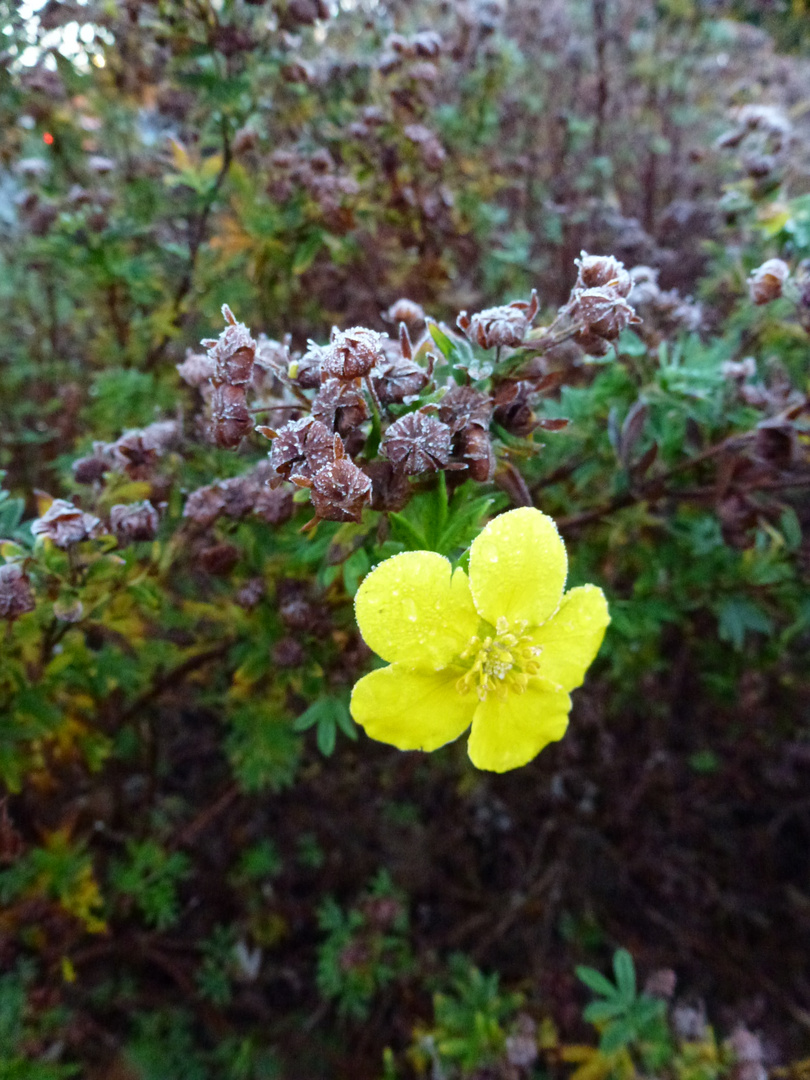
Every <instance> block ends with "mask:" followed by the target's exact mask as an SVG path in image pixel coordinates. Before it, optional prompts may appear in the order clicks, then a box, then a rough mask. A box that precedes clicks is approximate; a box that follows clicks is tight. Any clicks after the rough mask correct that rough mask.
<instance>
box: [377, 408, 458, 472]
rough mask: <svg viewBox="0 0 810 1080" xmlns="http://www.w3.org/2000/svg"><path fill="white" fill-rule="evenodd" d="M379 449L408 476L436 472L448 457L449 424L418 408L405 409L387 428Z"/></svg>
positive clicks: (442, 466) (445, 462)
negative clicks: (412, 410)
mask: <svg viewBox="0 0 810 1080" xmlns="http://www.w3.org/2000/svg"><path fill="white" fill-rule="evenodd" d="M382 452H383V453H384V454H385V456H386V457H387V458H388V459H389V461H393V463H394V464H395V465H397V466H399V468H400V469H401V470H402V471H403V472H404V473H407V474H408V475H409V476H414V475H416V474H417V473H423V472H435V471H436V470H437V469H443V468H444V467H445V465H447V463H448V461H449V460H450V428H449V427H448V426H447V424H444V423H442V421H441V420H437V419H436V417H435V416H428V415H427V413H424V412H422V411H421V410H420V411H419V412H412V413H408V414H407V415H406V416H403V417H401V418H400V419H399V420H397V421H395V422H394V423H393V424H391V426H390V427H389V428H388V430H387V431H386V433H385V435H384V436H383V440H382Z"/></svg>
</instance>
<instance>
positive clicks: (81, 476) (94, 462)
mask: <svg viewBox="0 0 810 1080" xmlns="http://www.w3.org/2000/svg"><path fill="white" fill-rule="evenodd" d="M109 467H110V463H109V461H108V460H106V458H104V457H102V456H100V455H96V454H93V455H92V456H90V457H83V458H78V459H77V460H76V461H74V462H73V465H72V466H71V471H72V472H73V479H74V480H75V481H76V483H77V484H94V483H96V482H97V481H98V480H101V479H102V478H103V477H104V473H105V472H107V470H108V469H109Z"/></svg>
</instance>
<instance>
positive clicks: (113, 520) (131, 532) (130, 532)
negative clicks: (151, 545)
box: [110, 499, 160, 544]
mask: <svg viewBox="0 0 810 1080" xmlns="http://www.w3.org/2000/svg"><path fill="white" fill-rule="evenodd" d="M159 520H160V519H159V518H158V512H157V510H155V508H154V506H152V504H151V503H150V502H149V500H148V499H147V500H145V501H144V502H140V503H131V504H129V505H123V504H120V503H119V504H117V505H116V506H113V507H112V509H111V510H110V528H111V529H112V531H113V532H114V533H115V535H116V536H117V537H118V542H119V543H120V544H128V543H132V542H133V541H135V540H154V538H155V534H156V533H157V528H158V524H159Z"/></svg>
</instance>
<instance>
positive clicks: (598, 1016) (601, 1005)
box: [582, 997, 627, 1024]
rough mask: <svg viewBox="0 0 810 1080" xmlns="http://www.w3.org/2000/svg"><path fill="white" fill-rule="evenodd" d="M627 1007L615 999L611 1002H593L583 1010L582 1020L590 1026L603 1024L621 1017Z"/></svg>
mask: <svg viewBox="0 0 810 1080" xmlns="http://www.w3.org/2000/svg"><path fill="white" fill-rule="evenodd" d="M626 1007H627V1006H626V1005H625V1003H624V1001H620V1000H619V999H618V998H615V997H614V998H611V999H610V1000H609V1001H605V1000H602V1001H592V1002H591V1003H590V1005H586V1006H585V1008H584V1009H583V1010H582V1019H583V1020H585V1021H586V1022H587V1023H589V1024H603V1023H604V1022H605V1021H606V1020H614V1019H615V1018H616V1017H617V1016H621V1015H622V1013H623V1012H624V1011H625V1009H626Z"/></svg>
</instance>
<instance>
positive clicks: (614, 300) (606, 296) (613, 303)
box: [571, 285, 641, 341]
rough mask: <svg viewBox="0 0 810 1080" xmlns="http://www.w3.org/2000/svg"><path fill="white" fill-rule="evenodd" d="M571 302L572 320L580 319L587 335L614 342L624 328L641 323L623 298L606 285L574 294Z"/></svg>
mask: <svg viewBox="0 0 810 1080" xmlns="http://www.w3.org/2000/svg"><path fill="white" fill-rule="evenodd" d="M571 301H572V302H571V314H572V315H573V316H574V318H576V319H580V320H581V321H582V322H583V323H584V324H585V327H586V329H587V331H588V332H589V333H591V334H597V335H598V336H599V337H603V338H605V339H607V340H608V341H615V340H616V338H617V337H618V336H619V334H620V333H621V332H622V330H624V329H625V328H626V327H628V326H631V325H632V324H634V323H639V322H641V319H640V318H639V317H638V315H636V312H635V310H634V309H633V308H632V307H630V305H629V304H628V303H627V301H626V300H625V299H624V297H623V296H622V295H621V294H620V293H619V292H618V291H617V290H616V289H614V288H613V287H611V286H608V285H600V286H598V287H597V288H593V289H583V290H582V291H581V292H575V293H573V294H572V298H571Z"/></svg>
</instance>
